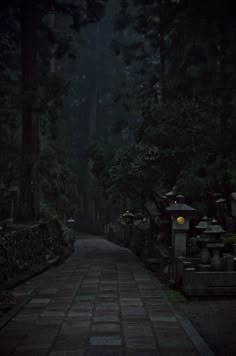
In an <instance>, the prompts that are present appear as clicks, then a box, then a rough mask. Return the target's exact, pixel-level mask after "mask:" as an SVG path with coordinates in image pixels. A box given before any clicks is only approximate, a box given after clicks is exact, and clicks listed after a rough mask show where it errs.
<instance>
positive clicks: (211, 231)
mask: <svg viewBox="0 0 236 356" xmlns="http://www.w3.org/2000/svg"><path fill="white" fill-rule="evenodd" d="M224 232H225V230H224V229H223V228H222V226H221V225H219V224H217V221H216V220H215V219H213V220H212V222H211V224H209V225H208V227H207V228H206V230H204V235H221V234H223V233H224Z"/></svg>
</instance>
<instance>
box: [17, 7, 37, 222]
mask: <svg viewBox="0 0 236 356" xmlns="http://www.w3.org/2000/svg"><path fill="white" fill-rule="evenodd" d="M20 11H21V53H22V164H21V170H22V171H21V193H20V205H19V214H18V217H19V218H20V219H21V220H27V221H30V220H34V219H36V218H37V217H38V214H39V174H38V161H39V123H38V117H37V114H36V100H37V94H36V93H37V27H38V20H39V19H38V12H37V6H36V3H35V2H33V1H32V0H22V1H21V8H20Z"/></svg>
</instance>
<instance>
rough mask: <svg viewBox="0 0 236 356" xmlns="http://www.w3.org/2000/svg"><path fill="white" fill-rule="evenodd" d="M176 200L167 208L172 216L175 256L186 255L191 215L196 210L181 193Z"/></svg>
mask: <svg viewBox="0 0 236 356" xmlns="http://www.w3.org/2000/svg"><path fill="white" fill-rule="evenodd" d="M176 199H177V200H176V202H175V203H174V204H172V205H170V206H169V207H168V208H167V209H166V210H167V211H168V212H169V213H170V214H171V218H172V246H173V248H174V257H175V258H176V257H179V256H186V240H187V233H188V231H189V216H190V214H191V213H193V212H194V211H195V209H193V208H192V207H190V206H189V205H187V204H184V197H183V196H182V195H179V196H177V197H176Z"/></svg>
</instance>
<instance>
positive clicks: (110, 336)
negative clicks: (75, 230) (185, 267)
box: [0, 235, 211, 356]
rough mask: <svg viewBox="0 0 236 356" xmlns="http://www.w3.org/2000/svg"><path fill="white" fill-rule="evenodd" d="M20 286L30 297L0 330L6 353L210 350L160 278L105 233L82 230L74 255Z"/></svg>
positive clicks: (180, 355)
mask: <svg viewBox="0 0 236 356" xmlns="http://www.w3.org/2000/svg"><path fill="white" fill-rule="evenodd" d="M15 293H16V294H17V295H20V294H23V295H30V296H31V299H30V301H29V302H28V303H27V304H25V305H24V306H23V307H22V309H21V310H20V311H19V312H18V313H17V314H16V315H15V316H14V317H13V318H12V319H11V321H10V322H9V323H8V324H7V325H5V327H4V328H3V329H2V330H1V331H0V355H1V356H9V355H14V356H16V355H17V356H46V355H49V356H82V355H83V356H103V355H104V356H121V355H127V356H131V355H134V356H141V355H143V356H152V355H165V356H172V355H173V356H185V355H186V356H193V355H199V354H202V355H203V354H204V355H208V353H207V352H205V353H204V352H203V353H199V352H198V351H197V348H196V347H195V346H194V342H192V341H193V340H192V337H191V335H190V336H188V334H189V332H188V331H187V332H186V330H185V328H183V327H182V324H181V322H180V321H179V319H178V318H177V317H176V315H175V313H174V312H173V310H172V308H171V307H170V305H169V304H168V303H167V301H166V298H165V296H164V293H163V291H162V290H161V288H160V283H159V281H158V279H156V278H155V277H154V276H153V275H152V273H151V272H149V271H148V270H147V269H146V268H145V267H144V266H143V265H142V264H141V263H140V262H139V260H138V259H137V258H136V257H135V256H134V255H133V254H132V253H131V252H129V251H128V250H127V249H124V248H121V247H118V246H116V245H114V244H112V243H110V242H109V241H106V240H103V239H101V238H95V237H91V236H86V235H82V237H81V238H79V239H78V240H77V242H76V252H75V253H74V254H73V256H71V257H70V258H69V259H67V260H66V261H65V262H64V263H63V264H62V265H60V266H56V267H53V268H51V269H50V270H48V271H46V272H44V273H43V274H41V275H39V276H37V277H35V278H33V279H31V280H30V281H28V282H26V283H24V284H23V285H21V286H20V287H18V288H16V289H15ZM190 334H191V333H190ZM195 344H196V340H195ZM209 355H211V353H210V350H209Z"/></svg>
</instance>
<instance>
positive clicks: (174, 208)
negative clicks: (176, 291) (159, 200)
mask: <svg viewBox="0 0 236 356" xmlns="http://www.w3.org/2000/svg"><path fill="white" fill-rule="evenodd" d="M166 210H167V211H169V212H170V213H173V214H178V213H180V212H181V213H185V214H191V213H193V212H194V211H195V209H194V208H192V207H191V206H189V205H187V204H185V203H184V196H183V195H177V197H176V202H174V204H171V205H170V206H168V208H166Z"/></svg>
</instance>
